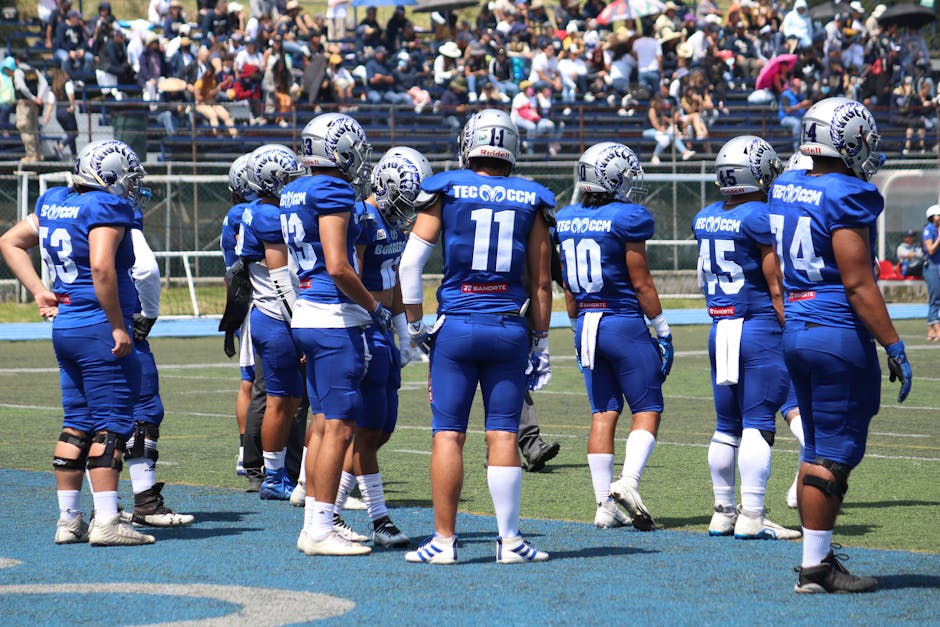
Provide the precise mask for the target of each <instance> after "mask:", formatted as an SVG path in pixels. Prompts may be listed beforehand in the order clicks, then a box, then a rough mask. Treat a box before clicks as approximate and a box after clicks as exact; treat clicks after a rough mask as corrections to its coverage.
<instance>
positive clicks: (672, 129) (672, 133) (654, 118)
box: [643, 91, 695, 165]
mask: <svg viewBox="0 0 940 627" xmlns="http://www.w3.org/2000/svg"><path fill="white" fill-rule="evenodd" d="M647 119H648V120H649V124H650V128H647V129H644V131H643V137H647V138H650V139H655V140H656V148H654V149H653V156H652V157H650V163H652V164H653V165H658V164H659V163H660V161H661V159H660V155H662V154H663V150H665V149H666V148H667V147H668V146H669V145H670V144H672V145H673V147H675V150H676V152H677V153H679V154H680V155H681V156H682V160H683V161H688V160H689V159H691V158H692V157H693V156H694V155H695V151H694V150H689V149H688V148H686V146H685V144H684V143H682V134H681V132H680V131H679V124H680V122H679V107H678V106H676V104H675V102H673V101H672V100H671V98H670V97H669V96H664V95H663V94H662V91H657V92H656V93H655V94H653V96H652V97H651V98H650V104H649V110H648V111H647Z"/></svg>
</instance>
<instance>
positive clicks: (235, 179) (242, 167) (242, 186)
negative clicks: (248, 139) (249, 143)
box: [228, 153, 258, 200]
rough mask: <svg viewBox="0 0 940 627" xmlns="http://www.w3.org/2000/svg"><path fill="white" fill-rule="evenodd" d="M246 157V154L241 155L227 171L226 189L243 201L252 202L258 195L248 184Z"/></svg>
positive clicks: (247, 155)
mask: <svg viewBox="0 0 940 627" xmlns="http://www.w3.org/2000/svg"><path fill="white" fill-rule="evenodd" d="M248 157H249V154H248V153H246V154H243V155H242V156H240V157H238V158H237V159H235V161H234V162H233V163H232V166H231V167H230V168H229V169H228V189H229V191H230V192H232V193H233V194H238V195H239V196H241V197H242V198H244V199H245V200H254V199H255V198H257V197H258V193H257V192H256V191H255V190H253V189H252V188H251V185H249V183H248Z"/></svg>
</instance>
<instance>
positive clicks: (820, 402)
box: [784, 324, 881, 592]
mask: <svg viewBox="0 0 940 627" xmlns="http://www.w3.org/2000/svg"><path fill="white" fill-rule="evenodd" d="M864 340H865V338H859V337H858V334H857V332H856V331H854V330H850V329H837V328H834V327H811V328H804V327H803V326H802V325H796V324H794V325H791V326H788V327H787V330H786V332H785V333H784V347H785V356H786V361H787V367H788V369H789V370H790V373H791V377H792V380H793V384H794V386H795V388H796V395H797V401H798V403H799V407H800V410H801V414H802V417H803V422H804V425H805V428H806V430H805V437H806V449H805V451H804V454H803V463H802V465H801V467H800V484H801V485H800V486H799V490H798V500H799V509H800V518H801V519H802V521H803V558H802V562H801V568H800V575H799V578H798V581H797V584H796V588H795V589H796V591H797V592H870V591H872V590H874V589H875V588H876V587H877V580H875V579H874V578H873V577H857V576H854V575H852V574H851V573H849V572H848V570H846V569H845V567H844V566H842V564H841V562H840V561H839V559H838V556H836V555H835V553H834V552H833V550H832V536H833V532H834V529H835V523H836V518H837V516H838V514H839V511H840V509H841V507H842V501H843V499H844V497H845V493H846V491H847V490H848V478H849V474H850V472H851V471H852V469H853V468H854V467H855V466H857V465H858V463H859V462H860V461H861V460H862V458H863V457H864V453H865V444H866V440H867V437H868V426H869V423H870V421H871V418H872V417H873V416H874V414H875V413H876V412H877V411H878V406H879V404H880V402H881V372H880V368H879V367H878V356H877V353H876V351H875V347H874V343H873V342H871V341H864Z"/></svg>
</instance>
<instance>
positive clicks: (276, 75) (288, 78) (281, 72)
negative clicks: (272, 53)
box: [271, 56, 295, 128]
mask: <svg viewBox="0 0 940 627" xmlns="http://www.w3.org/2000/svg"><path fill="white" fill-rule="evenodd" d="M271 76H272V80H273V82H274V111H275V116H276V117H275V120H274V121H275V123H276V124H277V125H278V126H281V127H284V128H287V127H288V126H290V117H291V112H292V111H293V108H294V97H293V94H294V90H295V85H294V77H293V75H292V74H291V71H290V66H289V65H288V64H287V59H286V58H285V57H283V56H281V57H278V59H277V61H275V62H274V66H273V67H272V68H271Z"/></svg>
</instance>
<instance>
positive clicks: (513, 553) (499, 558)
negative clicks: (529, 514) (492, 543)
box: [496, 536, 548, 564]
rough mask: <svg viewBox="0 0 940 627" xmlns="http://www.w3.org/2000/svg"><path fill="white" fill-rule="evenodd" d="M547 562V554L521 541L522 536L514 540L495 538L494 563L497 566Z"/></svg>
mask: <svg viewBox="0 0 940 627" xmlns="http://www.w3.org/2000/svg"><path fill="white" fill-rule="evenodd" d="M547 560H548V553H546V552H545V551H539V550H538V549H536V548H535V547H534V546H532V545H531V544H529V543H528V542H526V541H525V540H523V539H522V536H516V537H515V538H506V539H505V540H504V539H503V538H497V539H496V563H497V564H525V563H527V562H545V561H547Z"/></svg>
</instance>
